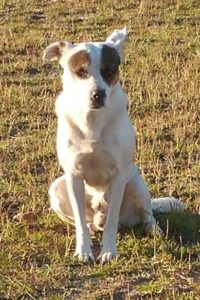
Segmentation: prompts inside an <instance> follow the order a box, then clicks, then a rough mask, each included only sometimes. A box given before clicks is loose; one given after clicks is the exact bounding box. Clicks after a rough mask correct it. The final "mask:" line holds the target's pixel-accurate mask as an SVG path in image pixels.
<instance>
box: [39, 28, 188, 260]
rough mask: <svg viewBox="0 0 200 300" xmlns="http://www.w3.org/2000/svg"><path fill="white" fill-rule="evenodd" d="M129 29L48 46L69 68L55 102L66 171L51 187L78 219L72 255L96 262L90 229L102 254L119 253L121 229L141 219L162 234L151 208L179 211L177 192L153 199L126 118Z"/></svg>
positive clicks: (51, 56)
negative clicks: (124, 68)
mask: <svg viewBox="0 0 200 300" xmlns="http://www.w3.org/2000/svg"><path fill="white" fill-rule="evenodd" d="M126 37H127V30H126V28H124V29H122V30H115V31H114V32H113V33H112V34H111V35H110V36H108V38H107V39H106V40H105V41H104V42H88V43H70V42H66V41H61V42H56V43H53V44H51V45H49V46H48V47H47V48H46V49H45V51H44V56H43V58H44V60H45V61H53V60H58V61H59V63H60V65H61V66H62V68H63V69H64V73H63V75H62V82H63V91H62V93H61V94H60V95H59V96H58V98H57V100H56V114H57V118H58V127H57V155H58V160H59V163H60V165H61V166H62V168H63V170H64V175H62V176H61V177H59V178H57V179H56V180H55V181H54V182H53V183H52V184H51V187H50V189H49V194H50V201H51V207H52V209H53V210H54V211H55V212H56V213H57V214H58V216H59V217H60V218H61V219H62V220H64V221H67V222H71V223H73V224H75V228H76V250H75V254H74V255H75V256H77V257H78V259H79V260H81V261H94V256H93V253H92V248H91V246H92V242H91V234H93V233H94V232H95V231H99V230H100V231H103V240H102V249H101V252H100V255H99V256H98V258H97V260H98V261H100V262H102V263H105V262H109V261H111V260H112V259H114V258H117V257H118V251H117V247H116V235H117V231H118V228H119V227H122V226H125V227H133V226H134V225H135V224H137V223H142V224H144V227H145V229H146V231H147V232H148V233H150V234H162V231H161V229H160V228H159V226H158V225H157V224H156V220H155V218H154V216H153V210H152V208H154V210H157V211H159V210H160V211H164V212H167V211H170V210H171V209H172V207H175V206H176V209H179V210H180V209H182V204H181V203H180V202H179V200H177V199H174V198H166V199H157V200H156V199H155V200H151V197H150V193H149V190H148V188H147V185H146V183H145V182H144V180H143V179H142V177H141V175H140V173H139V171H138V167H137V165H136V164H134V163H132V158H133V155H135V152H136V137H135V130H134V128H133V126H132V124H131V121H130V119H129V116H128V111H127V105H128V100H127V97H126V95H125V93H124V91H123V89H122V87H121V84H120V82H119V66H120V64H121V63H122V62H123V48H124V43H125V40H126Z"/></svg>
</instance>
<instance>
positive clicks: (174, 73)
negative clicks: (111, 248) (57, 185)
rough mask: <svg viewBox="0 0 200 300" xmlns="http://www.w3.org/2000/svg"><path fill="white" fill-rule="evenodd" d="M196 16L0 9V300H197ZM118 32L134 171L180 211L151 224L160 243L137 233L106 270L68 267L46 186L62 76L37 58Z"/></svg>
mask: <svg viewBox="0 0 200 300" xmlns="http://www.w3.org/2000/svg"><path fill="white" fill-rule="evenodd" d="M120 2H121V3H120ZM141 2H142V3H141ZM147 3H148V4H147ZM199 15H200V9H199V3H198V1H197V0H190V1H189V0H168V1H167V0H165V1H157V0H149V1H146V2H145V1H136V0H134V1H130V0H125V1H116V0H114V1H107V0H106V1H77V0H74V1H67V0H66V1H64V0H63V1H62V0H60V1H47V0H46V1H38V0H36V1H35V0H34V1H33V0H30V1H25V0H21V1H17V0H10V1H9V0H3V1H1V4H0V33H1V41H0V43H1V45H0V62H1V68H0V75H1V79H0V97H1V105H0V114H1V118H0V160H1V165H0V166H1V167H0V176H1V182H0V187H1V189H0V196H1V197H0V214H1V220H0V226H1V233H0V300H3V299H4V300H8V299H9V300H11V299H12V300H25V299H30V300H31V299H36V300H38V299H42V300H45V299H48V300H61V299H106V300H107V299H138V300H139V299H175V300H179V299H181V300H183V299H184V300H185V299H187V300H194V299H199V295H200V287H199V286H200V216H199V211H200V193H199V174H200V164H199V142H200V131H199V126H200V117H199V115H200V100H199V90H200V81H199V72H200V69H199V57H200V43H199V40H200V39H199V25H200V24H199V21H200V19H199ZM124 26H127V27H128V29H129V37H128V40H127V43H126V50H125V52H126V56H125V64H124V65H123V66H122V67H121V80H122V84H123V87H124V89H125V91H126V93H127V94H128V97H129V112H130V117H131V119H132V120H133V123H134V125H135V127H136V130H137V138H138V154H137V159H136V160H137V163H138V164H139V165H140V168H141V172H142V174H143V176H144V177H145V179H146V181H147V182H148V185H149V188H150V191H151V194H152V196H153V197H157V196H166V195H178V196H179V197H180V198H181V200H182V201H183V203H184V204H185V206H186V208H187V211H186V212H185V213H174V214H170V215H158V216H156V218H157V220H158V222H159V224H160V226H161V227H162V228H163V231H164V233H165V238H162V239H161V238H154V239H150V238H148V237H146V236H145V234H144V230H143V228H140V226H137V227H136V228H134V229H133V230H129V231H122V232H120V233H119V234H118V248H119V251H120V253H121V257H120V259H119V260H118V261H117V262H116V261H114V262H112V263H110V264H107V265H103V266H102V265H98V264H94V265H84V264H81V263H78V262H77V261H76V260H74V259H73V252H74V228H70V227H68V226H67V225H66V224H63V223H61V221H60V220H59V219H58V218H57V216H55V215H54V213H52V212H51V211H50V210H49V199H48V193H47V191H48V187H49V185H50V183H51V182H52V180H53V179H55V178H56V177H58V176H59V174H61V172H62V171H61V170H60V169H59V166H58V162H57V158H56V152H55V131H56V118H55V115H54V101H55V98H56V96H57V95H58V94H59V91H60V90H61V81H60V75H61V72H62V71H61V69H60V67H59V66H58V65H57V63H54V64H43V62H42V53H43V50H44V48H45V47H46V46H47V45H48V44H50V43H51V42H54V41H57V40H62V39H66V40H69V41H76V42H79V41H88V40H100V41H102V40H103V39H104V38H105V37H106V36H107V35H109V34H110V33H111V32H112V30H113V29H116V28H118V29H119V28H123V27H124ZM100 242H101V235H98V236H97V237H96V238H95V239H94V251H95V253H98V252H99V249H100ZM66 254H68V255H66Z"/></svg>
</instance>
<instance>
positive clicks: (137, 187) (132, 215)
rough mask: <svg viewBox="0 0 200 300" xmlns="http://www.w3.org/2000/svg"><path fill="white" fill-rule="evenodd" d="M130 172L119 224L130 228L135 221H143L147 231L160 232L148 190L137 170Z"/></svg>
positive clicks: (151, 232) (150, 232)
mask: <svg viewBox="0 0 200 300" xmlns="http://www.w3.org/2000/svg"><path fill="white" fill-rule="evenodd" d="M132 168H133V169H135V168H136V167H135V166H133V167H132ZM132 174H133V175H132V177H131V179H130V181H129V182H128V183H127V184H126V188H125V192H124V198H123V202H122V206H121V210H120V217H119V226H125V227H129V228H131V227H133V226H134V225H135V224H137V223H143V224H144V226H145V230H146V232H147V233H149V234H152V235H154V234H161V233H162V231H161V229H160V228H159V226H158V225H157V224H156V220H155V218H154V217H153V212H152V207H151V197H150V193H149V190H148V188H147V186H146V184H145V182H144V180H143V179H142V177H141V176H140V174H139V173H138V172H135V170H134V172H132Z"/></svg>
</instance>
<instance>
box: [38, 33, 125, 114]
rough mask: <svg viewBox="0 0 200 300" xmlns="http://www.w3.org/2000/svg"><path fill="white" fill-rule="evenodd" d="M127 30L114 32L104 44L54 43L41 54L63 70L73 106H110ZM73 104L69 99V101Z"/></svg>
mask: <svg viewBox="0 0 200 300" xmlns="http://www.w3.org/2000/svg"><path fill="white" fill-rule="evenodd" d="M126 35H127V31H126V28H124V29H123V30H115V31H114V32H113V33H112V34H111V35H110V36H109V37H108V38H107V39H106V41H105V42H101V43H78V44H72V43H69V42H64V41H62V42H56V43H54V44H51V45H50V46H48V47H47V48H46V50H45V52H44V56H43V58H44V60H46V61H52V60H59V62H60V64H61V66H62V67H63V69H64V74H63V88H64V91H66V93H67V94H68V95H69V96H70V97H72V99H73V101H74V103H75V104H77V105H79V107H83V108H87V109H88V110H97V109H101V108H103V107H106V106H108V105H109V99H110V95H111V93H112V91H113V89H114V88H115V86H116V84H117V82H118V80H119V65H120V63H121V62H122V60H123V57H122V56H123V45H124V42H125V40H126ZM71 101H72V100H71Z"/></svg>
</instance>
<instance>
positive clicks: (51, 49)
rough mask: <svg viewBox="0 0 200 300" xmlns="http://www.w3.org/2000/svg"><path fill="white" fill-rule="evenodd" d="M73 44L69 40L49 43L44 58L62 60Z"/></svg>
mask: <svg viewBox="0 0 200 300" xmlns="http://www.w3.org/2000/svg"><path fill="white" fill-rule="evenodd" d="M71 47H73V44H71V43H68V42H63V41H62V42H56V43H53V44H51V45H49V46H48V47H47V48H46V49H45V50H44V55H43V60H45V61H53V60H60V59H61V57H62V56H63V55H64V54H65V53H66V52H67V51H68V50H69V49H70V48H71Z"/></svg>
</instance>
